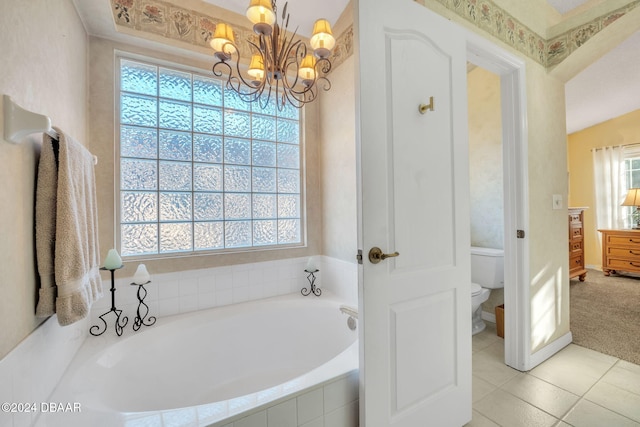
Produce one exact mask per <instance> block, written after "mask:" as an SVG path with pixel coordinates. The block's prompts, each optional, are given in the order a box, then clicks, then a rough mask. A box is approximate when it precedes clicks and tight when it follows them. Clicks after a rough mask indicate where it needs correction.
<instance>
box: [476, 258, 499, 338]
mask: <svg viewBox="0 0 640 427" xmlns="http://www.w3.org/2000/svg"><path fill="white" fill-rule="evenodd" d="M499 288H504V251H503V250H502V249H492V248H480V247H477V246H472V247H471V310H472V311H471V333H472V334H473V335H475V334H477V333H478V332H482V331H483V330H484V328H485V327H486V325H485V324H484V322H483V321H482V303H483V302H485V301H486V300H487V299H489V294H490V293H491V289H499Z"/></svg>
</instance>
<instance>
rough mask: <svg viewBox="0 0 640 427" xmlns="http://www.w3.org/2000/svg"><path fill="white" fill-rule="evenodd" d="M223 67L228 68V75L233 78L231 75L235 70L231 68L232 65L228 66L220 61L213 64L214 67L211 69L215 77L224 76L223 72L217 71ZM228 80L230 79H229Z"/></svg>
mask: <svg viewBox="0 0 640 427" xmlns="http://www.w3.org/2000/svg"><path fill="white" fill-rule="evenodd" d="M221 66H224V67H226V69H227V74H228V75H229V76H231V74H232V73H233V69H232V68H231V65H229V64H227V63H226V62H225V61H222V60H221V61H218V62H216V63H215V64H213V67H211V72H212V73H213V75H214V76H216V77H222V76H223V74H224V73H223V72H222V71H220V70H216V69H217V68H220V67H221ZM227 80H228V78H227Z"/></svg>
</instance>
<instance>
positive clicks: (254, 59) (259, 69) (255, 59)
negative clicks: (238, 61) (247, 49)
mask: <svg viewBox="0 0 640 427" xmlns="http://www.w3.org/2000/svg"><path fill="white" fill-rule="evenodd" d="M247 74H249V75H250V76H251V77H252V78H253V79H254V80H258V81H262V79H264V62H263V60H262V56H261V55H258V54H254V55H253V56H251V63H250V64H249V69H248V70H247Z"/></svg>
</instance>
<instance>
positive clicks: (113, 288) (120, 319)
mask: <svg viewBox="0 0 640 427" xmlns="http://www.w3.org/2000/svg"><path fill="white" fill-rule="evenodd" d="M122 267H124V266H123V265H121V266H120V267H118V268H113V269H112V268H106V267H101V268H100V270H109V271H110V272H111V289H110V290H111V310H109V311H107V312H106V313H104V314H102V315H101V316H100V317H99V319H100V320H102V323H103V326H100V325H93V326H92V327H91V328H89V333H90V334H91V335H93V336H94V337H98V336H100V335H102V334H104V333H105V332H106V330H107V321H106V320H104V316H106V315H107V314H109V313H111V312H114V313H115V314H116V321H115V329H116V334H117V335H118V336H121V335H122V330H123V329H124V327H125V326H127V322H129V318H128V317H127V316H122V310H118V309H117V308H116V282H115V278H114V272H115V271H116V270H119V269H121V268H122ZM121 322H122V323H121ZM102 327H104V329H103V330H102V331H101V332H99V331H100V329H101V328H102ZM94 330H95V332H94Z"/></svg>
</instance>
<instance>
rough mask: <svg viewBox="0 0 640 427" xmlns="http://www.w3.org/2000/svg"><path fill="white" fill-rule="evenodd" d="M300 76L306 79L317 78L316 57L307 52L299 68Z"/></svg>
mask: <svg viewBox="0 0 640 427" xmlns="http://www.w3.org/2000/svg"><path fill="white" fill-rule="evenodd" d="M298 76H299V77H300V78H301V79H302V80H303V81H304V80H314V79H315V78H316V58H315V57H314V56H313V55H311V54H307V56H305V57H304V58H303V59H302V63H301V64H300V68H299V69H298Z"/></svg>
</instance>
